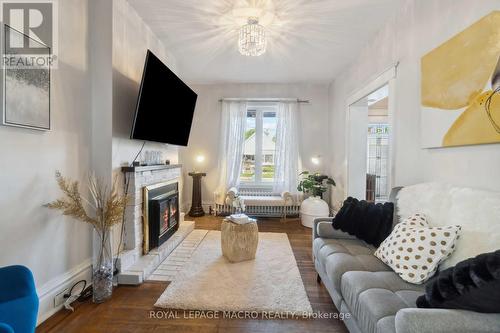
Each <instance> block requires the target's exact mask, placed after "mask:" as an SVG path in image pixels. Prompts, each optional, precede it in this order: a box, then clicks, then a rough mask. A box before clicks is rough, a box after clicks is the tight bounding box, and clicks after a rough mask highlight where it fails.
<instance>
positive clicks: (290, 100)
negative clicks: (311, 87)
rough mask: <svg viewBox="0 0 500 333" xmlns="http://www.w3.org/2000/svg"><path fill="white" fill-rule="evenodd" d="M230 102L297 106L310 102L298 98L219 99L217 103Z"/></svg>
mask: <svg viewBox="0 0 500 333" xmlns="http://www.w3.org/2000/svg"><path fill="white" fill-rule="evenodd" d="M224 101H231V102H268V103H271V102H290V103H299V104H309V103H310V102H311V101H310V100H308V99H300V98H221V99H219V102H224Z"/></svg>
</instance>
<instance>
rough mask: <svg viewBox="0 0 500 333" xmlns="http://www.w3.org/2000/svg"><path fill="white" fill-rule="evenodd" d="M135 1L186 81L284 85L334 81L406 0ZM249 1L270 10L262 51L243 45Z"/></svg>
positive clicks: (266, 10) (267, 12)
mask: <svg viewBox="0 0 500 333" xmlns="http://www.w3.org/2000/svg"><path fill="white" fill-rule="evenodd" d="M128 1H129V2H130V4H131V5H132V6H133V7H134V8H135V9H136V10H137V12H138V13H139V15H140V16H141V17H142V18H143V19H144V21H145V22H146V23H147V24H148V25H149V26H150V27H151V29H152V30H153V31H154V32H155V34H156V35H157V36H158V37H159V38H160V39H161V40H162V41H163V42H164V44H165V45H166V47H167V49H168V50H169V51H170V52H172V53H173V54H174V56H175V57H176V60H177V63H178V66H179V67H178V69H179V72H180V74H181V76H182V78H183V79H184V80H186V81H188V82H191V83H215V82H259V83H262V82H280V83H284V82H330V81H332V80H333V78H334V77H335V74H337V73H338V72H339V71H341V70H342V69H343V68H344V67H345V66H346V65H348V64H349V63H350V62H351V61H352V60H353V57H355V56H356V55H357V54H358V52H359V51H360V50H361V49H362V47H363V45H364V44H366V43H367V42H368V41H369V40H370V39H371V38H373V36H374V35H375V34H376V32H377V31H378V30H379V29H380V28H381V27H382V26H383V24H384V22H386V20H388V19H389V18H390V16H391V15H392V14H393V13H394V12H395V6H396V5H397V3H398V1H399V0H128ZM249 6H252V7H256V8H260V10H261V11H262V12H263V14H262V16H264V13H265V14H266V15H265V18H264V21H265V22H262V19H261V23H262V24H263V25H265V26H266V30H267V35H268V46H267V52H266V53H265V54H264V55H262V56H260V57H245V56H242V55H240V54H239V52H238V48H237V40H238V28H239V26H240V25H241V24H242V17H235V15H237V13H238V12H236V11H235V7H236V8H237V9H238V8H240V7H249ZM243 12H245V11H244V10H243ZM243 20H244V18H243Z"/></svg>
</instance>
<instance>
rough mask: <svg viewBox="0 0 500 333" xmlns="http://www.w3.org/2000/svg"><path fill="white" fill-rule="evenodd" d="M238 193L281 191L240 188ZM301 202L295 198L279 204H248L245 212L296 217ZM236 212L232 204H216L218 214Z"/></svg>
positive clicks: (258, 214)
mask: <svg viewBox="0 0 500 333" xmlns="http://www.w3.org/2000/svg"><path fill="white" fill-rule="evenodd" d="M238 195H242V196H278V197H281V194H280V193H273V192H270V191H269V190H266V189H240V190H239V191H238ZM299 211H300V203H297V200H295V202H294V203H289V204H287V205H279V206H258V205H248V204H247V205H246V209H245V214H247V215H248V216H255V217H285V218H286V217H296V216H298V215H299ZM234 212H235V209H234V207H232V206H231V205H226V204H224V205H220V204H217V203H216V204H215V214H216V215H218V216H227V215H230V214H233V213H234Z"/></svg>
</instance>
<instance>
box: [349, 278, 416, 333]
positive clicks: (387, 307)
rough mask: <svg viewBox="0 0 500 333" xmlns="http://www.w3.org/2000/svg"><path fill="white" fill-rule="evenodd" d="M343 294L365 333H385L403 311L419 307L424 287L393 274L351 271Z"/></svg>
mask: <svg viewBox="0 0 500 333" xmlns="http://www.w3.org/2000/svg"><path fill="white" fill-rule="evenodd" d="M341 291H342V296H343V297H344V301H345V302H346V304H347V306H348V307H349V308H350V309H351V311H352V315H353V316H354V317H355V318H356V319H357V321H358V326H359V327H360V328H361V330H362V331H363V332H381V331H380V330H379V328H380V329H381V330H382V331H383V332H386V330H387V329H390V328H392V327H393V324H392V321H393V320H394V318H395V315H396V313H397V312H398V311H399V310H400V309H404V308H414V307H416V300H417V298H418V297H419V296H420V295H422V294H423V286H420V285H414V284H411V283H407V282H405V281H403V280H402V279H401V278H400V277H399V276H398V275H397V274H396V273H394V272H359V271H350V272H346V273H345V274H344V275H343V276H342V281H341Z"/></svg>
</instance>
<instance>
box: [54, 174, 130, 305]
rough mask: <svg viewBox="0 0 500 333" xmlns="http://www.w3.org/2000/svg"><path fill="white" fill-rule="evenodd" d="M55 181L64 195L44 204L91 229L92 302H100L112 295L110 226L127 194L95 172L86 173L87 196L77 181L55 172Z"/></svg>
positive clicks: (116, 220) (118, 217)
mask: <svg viewBox="0 0 500 333" xmlns="http://www.w3.org/2000/svg"><path fill="white" fill-rule="evenodd" d="M56 179H57V183H58V184H59V188H60V189H61V190H62V191H63V193H64V194H65V196H64V197H63V198H61V199H58V200H56V201H54V202H51V203H49V204H47V205H46V207H48V208H52V209H57V210H61V211H62V213H63V215H67V216H71V217H74V218H76V219H77V220H80V221H82V222H85V223H88V224H90V225H91V226H92V227H93V228H94V230H95V235H96V236H97V237H96V240H97V243H98V244H97V246H94V249H95V251H94V256H93V257H94V258H93V266H92V290H93V294H92V295H93V296H92V298H93V301H94V303H102V302H104V301H105V300H107V299H108V298H110V297H111V294H112V291H113V254H112V250H111V239H110V234H111V228H112V227H113V226H115V225H117V224H120V223H122V222H123V215H124V211H125V207H126V205H127V201H128V200H127V197H126V196H121V195H119V194H118V191H117V188H116V182H114V183H113V186H112V187H111V189H108V188H107V187H106V186H105V185H103V184H102V182H101V181H99V180H98V179H97V178H96V177H95V176H93V175H92V176H90V177H89V182H88V187H89V192H90V197H91V198H90V200H89V199H86V198H85V197H84V196H82V195H81V194H80V190H79V184H78V182H77V181H71V180H68V179H66V178H64V177H63V176H62V175H61V173H60V172H56Z"/></svg>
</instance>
